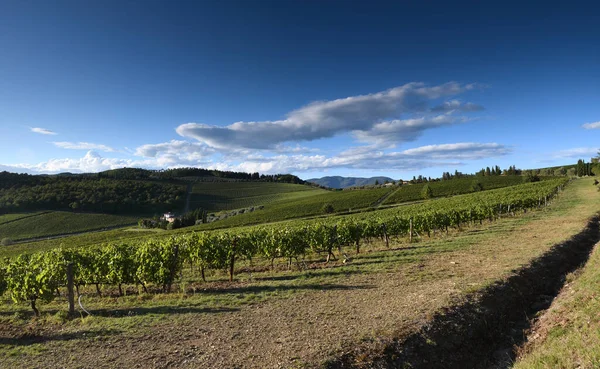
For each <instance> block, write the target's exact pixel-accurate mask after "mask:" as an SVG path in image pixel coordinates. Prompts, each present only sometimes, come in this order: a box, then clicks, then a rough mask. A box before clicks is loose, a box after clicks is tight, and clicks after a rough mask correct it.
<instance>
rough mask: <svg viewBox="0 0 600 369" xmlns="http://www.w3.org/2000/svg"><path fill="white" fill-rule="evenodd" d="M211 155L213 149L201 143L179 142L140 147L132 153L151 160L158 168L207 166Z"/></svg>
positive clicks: (173, 141) (172, 141)
mask: <svg viewBox="0 0 600 369" xmlns="http://www.w3.org/2000/svg"><path fill="white" fill-rule="evenodd" d="M213 154H214V149H212V148H210V147H208V146H206V145H204V144H202V143H192V142H187V141H180V140H171V141H169V142H163V143H158V144H147V145H142V146H140V147H138V148H136V149H135V153H134V155H136V156H141V157H145V158H152V161H153V162H155V163H156V164H157V166H159V167H174V166H198V165H205V166H208V165H210V161H208V158H209V157H210V156H211V155H213Z"/></svg>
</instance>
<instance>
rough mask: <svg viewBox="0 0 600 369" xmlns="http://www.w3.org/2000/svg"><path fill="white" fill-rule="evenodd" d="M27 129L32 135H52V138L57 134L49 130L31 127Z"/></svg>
mask: <svg viewBox="0 0 600 369" xmlns="http://www.w3.org/2000/svg"><path fill="white" fill-rule="evenodd" d="M29 129H30V130H31V132H34V133H39V134H41V135H52V136H54V135H56V134H57V133H56V132H54V131H51V130H49V129H46V128H40V127H31V128H29Z"/></svg>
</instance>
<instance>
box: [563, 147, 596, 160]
mask: <svg viewBox="0 0 600 369" xmlns="http://www.w3.org/2000/svg"><path fill="white" fill-rule="evenodd" d="M599 151H600V149H599V148H597V147H576V148H573V149H566V150H560V151H557V152H555V153H554V155H553V156H554V157H555V158H557V159H560V158H577V159H587V158H591V157H595V156H597V155H598V152H599Z"/></svg>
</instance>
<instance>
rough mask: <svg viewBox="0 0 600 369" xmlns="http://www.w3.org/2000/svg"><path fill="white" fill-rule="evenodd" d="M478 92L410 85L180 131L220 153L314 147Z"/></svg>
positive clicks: (191, 125) (189, 125)
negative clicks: (276, 116)
mask: <svg viewBox="0 0 600 369" xmlns="http://www.w3.org/2000/svg"><path fill="white" fill-rule="evenodd" d="M475 87H476V85H474V84H469V85H461V84H459V83H456V82H449V83H446V84H442V85H438V86H432V87H431V86H426V85H425V84H423V83H416V82H415V83H408V84H406V85H403V86H399V87H395V88H392V89H389V90H386V91H382V92H378V93H373V94H368V95H359V96H351V97H347V98H343V99H337V100H331V101H317V102H314V103H311V104H309V105H306V106H304V107H302V108H300V109H297V110H294V111H292V112H290V113H288V114H287V116H286V118H285V119H282V120H276V121H264V122H237V123H233V124H231V125H229V126H226V127H221V126H212V125H208V124H202V123H186V124H182V125H180V126H179V127H177V130H176V131H177V133H178V134H179V135H181V136H183V137H191V138H195V139H197V140H198V141H200V142H203V143H205V144H206V145H208V146H211V147H214V148H217V149H225V150H228V149H232V148H234V149H274V148H275V147H276V146H277V145H278V144H281V143H283V142H289V141H295V142H298V141H312V140H317V139H321V138H329V137H333V136H335V135H336V134H340V133H344V132H350V131H365V132H366V131H369V130H371V129H372V128H373V127H374V126H375V125H377V124H379V123H381V122H384V121H397V120H399V118H400V116H401V115H403V114H421V115H424V114H427V113H428V112H429V111H430V110H431V109H430V108H429V106H428V105H429V103H430V102H431V101H433V100H436V99H439V98H441V97H444V96H452V95H457V94H459V93H462V92H465V91H468V90H472V89H474V88H475ZM459 105H460V106H462V105H461V104H460V103H459ZM454 110H456V109H454ZM419 128H421V127H415V130H414V131H411V132H409V135H407V136H406V137H402V136H401V135H400V134H397V135H396V140H397V141H410V140H413V139H414V138H415V137H417V136H418V135H419V134H418V132H417V131H418V130H419ZM427 128H429V127H427V126H423V127H422V129H427ZM419 132H420V131H419Z"/></svg>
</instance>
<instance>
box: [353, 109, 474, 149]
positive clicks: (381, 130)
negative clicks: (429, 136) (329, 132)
mask: <svg viewBox="0 0 600 369" xmlns="http://www.w3.org/2000/svg"><path fill="white" fill-rule="evenodd" d="M466 121H468V118H466V117H455V116H453V115H450V114H443V115H437V116H433V117H419V118H413V119H404V120H392V121H387V122H381V123H377V124H375V125H374V126H373V127H372V128H371V129H369V130H366V131H354V132H353V134H354V137H356V139H358V140H359V141H361V142H368V143H373V144H384V145H395V144H397V143H401V142H408V141H414V140H416V139H417V138H418V137H419V136H421V135H422V134H423V132H424V131H426V130H428V129H432V128H437V127H443V126H450V125H454V124H458V123H464V122H466Z"/></svg>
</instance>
